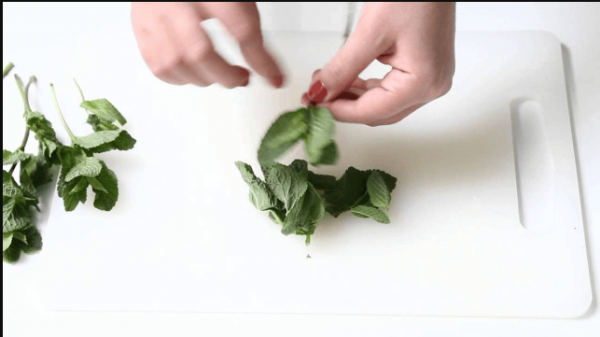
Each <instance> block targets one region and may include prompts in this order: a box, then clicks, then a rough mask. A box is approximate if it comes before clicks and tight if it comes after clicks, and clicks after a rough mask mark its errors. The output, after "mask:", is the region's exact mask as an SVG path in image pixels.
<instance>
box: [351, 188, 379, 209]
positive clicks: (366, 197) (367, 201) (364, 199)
mask: <svg viewBox="0 0 600 337" xmlns="http://www.w3.org/2000/svg"><path fill="white" fill-rule="evenodd" d="M358 205H365V206H371V207H375V206H373V204H372V203H371V198H370V197H369V192H365V194H363V195H362V197H360V198H358V200H356V202H355V203H354V204H353V205H352V207H356V206H358Z"/></svg>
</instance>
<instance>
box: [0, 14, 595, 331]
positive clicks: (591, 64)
mask: <svg viewBox="0 0 600 337" xmlns="http://www.w3.org/2000/svg"><path fill="white" fill-rule="evenodd" d="M123 8H124V10H128V8H127V7H126V6H123ZM259 8H260V10H261V17H262V21H263V27H264V29H266V30H305V31H339V32H340V33H341V32H342V30H343V29H344V26H345V19H346V13H347V4H346V3H310V4H305V3H287V4H259ZM20 10H23V9H22V7H17V6H15V5H13V4H3V16H4V17H6V16H7V15H9V16H10V15H15V12H14V11H20ZM358 10H360V8H358V9H357V11H358ZM457 12H458V13H457V29H458V30H459V31H464V30H547V31H550V32H552V33H554V34H555V35H556V36H557V37H558V39H559V40H560V41H561V42H562V43H563V46H564V48H563V57H564V59H565V73H566V78H567V85H568V89H569V97H570V106H571V114H572V123H573V129H574V135H575V143H576V145H575V146H576V152H577V155H578V159H579V160H578V164H579V174H580V182H581V192H582V198H583V199H582V203H583V208H584V209H583V213H584V222H585V226H586V231H587V237H588V240H587V241H588V242H587V243H588V258H589V261H590V265H591V272H592V277H593V280H592V283H593V287H594V291H595V292H596V290H597V289H598V287H599V286H600V281H599V280H598V278H597V277H594V276H595V275H597V273H598V271H600V159H599V156H598V155H599V154H600V42H599V39H598V36H600V20H598V17H600V4H599V3H511V4H507V3H494V4H488V3H459V4H457ZM37 15H40V14H39V13H38V14H37ZM43 15H52V13H51V12H46V13H44V14H43ZM19 16H23V15H22V13H19ZM32 16H35V15H32ZM80 19H81V18H80ZM74 20H76V19H75V18H74ZM3 21H5V20H3ZM81 22H82V21H80V20H79V21H78V22H77V23H81ZM30 24H31V25H35V20H32V21H31V23H30ZM10 29H11V27H6V26H4V27H3V31H4V34H9V32H7V30H8V31H9V30H10ZM40 29H43V27H40ZM3 61H4V62H3V63H6V61H8V60H3ZM32 258H33V257H32ZM28 260H29V262H31V260H30V259H25V260H24V261H25V262H24V263H20V264H17V265H14V266H10V265H9V266H7V265H3V290H4V291H3V292H4V294H3V296H4V298H3V332H4V334H3V335H4V336H11V337H12V336H138V335H144V336H164V335H175V336H197V335H208V336H254V335H257V336H270V335H273V336H275V335H277V336H279V335H285V336H306V335H309V334H310V335H324V336H330V335H335V336H337V335H344V336H365V335H369V336H388V335H389V336H396V335H405V336H538V335H540V336H592V335H597V334H598V333H599V332H600V313H598V311H597V310H596V301H594V304H593V305H592V308H591V309H590V311H589V312H588V313H587V314H586V315H585V316H584V317H582V318H580V319H576V320H533V319H516V320H513V319H470V318H461V319H457V318H426V317H391V316H368V317H364V316H317V315H302V316H298V315H222V314H219V315H216V314H188V313H186V314H179V313H169V314H163V313H89V312H87V313H74V312H73V313H69V312H47V311H44V310H43V309H42V308H41V306H40V304H39V301H38V299H37V298H36V297H35V296H33V295H32V294H33V293H34V292H33V291H32V286H31V284H32V282H31V277H32V276H33V274H32V272H31V270H30V269H29V268H28V266H30V264H29V263H27V262H28Z"/></svg>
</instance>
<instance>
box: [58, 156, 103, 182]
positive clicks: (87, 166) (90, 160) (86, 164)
mask: <svg viewBox="0 0 600 337" xmlns="http://www.w3.org/2000/svg"><path fill="white" fill-rule="evenodd" d="M101 170H102V165H101V164H100V160H98V159H96V158H94V157H87V158H85V159H84V161H82V162H81V163H79V164H77V165H75V166H74V167H73V168H72V169H71V170H69V173H67V176H66V178H65V180H66V181H67V182H69V181H71V180H73V179H75V178H77V177H81V176H83V177H95V176H97V175H98V174H100V171H101Z"/></svg>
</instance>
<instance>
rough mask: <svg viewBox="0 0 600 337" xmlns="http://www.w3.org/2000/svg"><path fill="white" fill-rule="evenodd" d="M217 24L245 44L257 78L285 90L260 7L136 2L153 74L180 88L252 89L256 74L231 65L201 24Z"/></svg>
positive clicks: (141, 41) (139, 33)
mask: <svg viewBox="0 0 600 337" xmlns="http://www.w3.org/2000/svg"><path fill="white" fill-rule="evenodd" d="M211 18H216V19H218V20H219V21H221V23H222V24H223V25H224V26H225V28H226V29H227V31H228V32H229V33H230V34H231V35H232V36H233V37H234V38H235V39H236V40H237V41H238V42H239V44H240V49H241V52H242V55H243V56H244V58H245V59H246V61H247V62H248V64H249V65H250V67H251V68H252V70H254V71H255V72H257V73H258V74H259V75H261V76H263V77H265V78H266V79H267V80H268V81H269V82H270V83H271V85H273V86H274V87H276V88H280V87H281V86H282V85H283V74H282V73H281V70H280V68H279V66H278V65H277V63H276V62H275V60H274V59H273V57H272V56H271V54H270V53H269V52H268V51H267V50H266V49H265V47H264V45H263V37H262V33H261V30H260V18H259V15H258V9H257V8H256V3H254V2H134V3H132V6H131V21H132V23H133V30H134V33H135V36H136V39H137V41H138V47H139V48H140V51H141V53H142V57H143V58H144V61H145V62H146V64H147V65H148V66H149V67H150V69H151V70H152V73H154V75H155V76H156V77H158V78H160V79H161V80H163V81H165V82H167V83H171V84H175V85H184V84H188V83H191V84H195V85H197V86H201V87H206V86H209V85H211V84H213V83H219V84H221V85H223V86H224V87H226V88H235V87H239V86H246V85H248V83H249V79H250V72H249V71H248V70H247V69H245V68H243V67H240V66H234V65H231V64H229V63H227V61H225V60H224V59H223V58H222V57H221V56H220V55H219V54H217V53H216V52H215V50H214V48H213V45H212V43H211V41H210V38H209V37H208V34H207V33H206V32H205V31H204V30H203V29H202V27H201V25H200V22H201V21H204V20H208V19H211Z"/></svg>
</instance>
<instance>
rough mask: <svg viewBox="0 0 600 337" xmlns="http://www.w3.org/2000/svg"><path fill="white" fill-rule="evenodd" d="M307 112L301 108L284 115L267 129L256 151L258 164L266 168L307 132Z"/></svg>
mask: <svg viewBox="0 0 600 337" xmlns="http://www.w3.org/2000/svg"><path fill="white" fill-rule="evenodd" d="M307 112H308V110H307V109H305V108H301V109H299V110H296V111H291V112H287V113H284V114H283V115H281V116H279V118H277V120H276V121H275V122H274V123H273V124H272V125H271V127H269V130H267V133H266V134H265V136H264V138H263V139H262V141H261V143H260V147H259V149H258V162H259V163H260V165H261V166H268V165H271V164H273V163H274V161H275V160H276V159H277V158H279V157H281V156H282V155H283V154H284V153H286V152H287V151H288V150H289V149H290V148H291V147H292V146H293V145H294V144H295V143H296V142H297V141H298V140H300V139H301V138H302V137H304V135H305V134H306V132H307V131H308V124H306V114H307Z"/></svg>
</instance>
